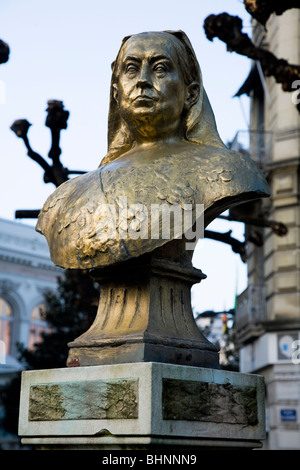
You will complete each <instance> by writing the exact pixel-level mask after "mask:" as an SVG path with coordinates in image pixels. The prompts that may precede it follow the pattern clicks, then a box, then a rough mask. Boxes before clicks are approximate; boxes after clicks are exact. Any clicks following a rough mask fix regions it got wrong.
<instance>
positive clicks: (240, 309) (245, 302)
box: [235, 284, 266, 330]
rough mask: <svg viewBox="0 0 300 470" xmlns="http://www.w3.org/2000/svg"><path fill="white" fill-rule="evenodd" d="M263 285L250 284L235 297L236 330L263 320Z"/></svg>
mask: <svg viewBox="0 0 300 470" xmlns="http://www.w3.org/2000/svg"><path fill="white" fill-rule="evenodd" d="M265 298H266V297H265V285H261V284H250V285H249V286H248V288H247V289H246V290H244V292H242V293H241V294H240V295H239V296H238V298H237V305H236V310H235V326H236V328H237V330H241V329H242V328H244V327H246V326H248V325H254V324H258V323H261V322H262V321H264V320H265V315H266V313H265Z"/></svg>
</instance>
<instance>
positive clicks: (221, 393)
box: [19, 362, 265, 453]
mask: <svg viewBox="0 0 300 470" xmlns="http://www.w3.org/2000/svg"><path fill="white" fill-rule="evenodd" d="M19 435H20V436H21V437H22V443H23V444H26V445H32V446H34V448H36V449H50V450H55V449H95V450H98V449H100V450H113V449H118V450H133V449H138V450H147V449H148V450H149V449H151V450H157V449H159V450H162V451H164V452H169V453H172V452H173V453H174V452H176V451H179V450H180V451H181V450H187V451H189V450H196V449H200V450H201V449H212V448H214V449H241V448H242V449H254V448H260V447H261V446H262V443H261V440H263V439H264V438H265V415H264V382H263V378H262V377H261V376H257V375H248V374H241V373H237V372H229V371H222V370H217V369H209V368H202V367H191V366H181V365H175V364H163V363H155V362H142V363H128V364H115V365H100V366H90V367H77V368H75V367H74V368H63V369H52V370H37V371H26V372H23V375H22V388H21V403H20V420H19Z"/></svg>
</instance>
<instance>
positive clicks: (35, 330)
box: [0, 219, 61, 384]
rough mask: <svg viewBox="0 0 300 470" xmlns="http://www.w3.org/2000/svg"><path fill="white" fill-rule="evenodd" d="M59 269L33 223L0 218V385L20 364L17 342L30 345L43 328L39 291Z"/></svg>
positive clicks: (50, 283)
mask: <svg viewBox="0 0 300 470" xmlns="http://www.w3.org/2000/svg"><path fill="white" fill-rule="evenodd" d="M60 272H61V270H60V269H59V268H57V267H55V266H54V264H53V263H52V261H51V260H50V256H49V250H48V245H47V242H46V240H45V239H44V237H42V236H41V235H40V234H38V233H37V232H36V231H35V229H34V227H33V226H30V225H25V224H21V223H19V222H13V221H10V220H5V219H0V384H1V383H3V382H5V381H6V380H7V379H9V378H10V377H11V376H12V374H13V373H14V372H15V371H17V370H19V369H20V367H21V365H20V364H19V362H18V355H19V353H18V344H19V343H21V344H22V345H23V346H25V347H26V348H32V347H33V345H34V343H36V342H38V341H39V339H40V335H41V332H42V331H44V330H45V329H47V324H46V322H45V321H44V319H43V308H44V307H43V304H44V295H43V294H44V292H45V291H46V290H49V289H53V290H55V289H56V287H57V277H58V276H59V274H60Z"/></svg>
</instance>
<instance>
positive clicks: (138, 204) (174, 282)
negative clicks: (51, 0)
mask: <svg viewBox="0 0 300 470" xmlns="http://www.w3.org/2000/svg"><path fill="white" fill-rule="evenodd" d="M108 119H109V122H108V153H107V155H106V156H105V157H104V158H103V160H102V161H101V163H100V166H99V167H98V169H96V170H94V171H91V172H89V173H87V174H85V175H82V176H78V177H77V178H74V179H71V180H69V181H67V182H65V183H63V184H62V185H61V186H59V187H58V188H57V189H56V190H55V191H54V193H53V194H52V195H51V196H50V197H49V198H48V200H47V201H46V203H45V205H44V207H43V209H42V211H41V213H40V215H39V220H38V223H37V230H38V231H39V232H41V233H42V234H44V235H45V236H46V238H47V241H48V244H49V247H50V253H51V258H52V260H53V262H54V263H55V264H57V265H59V266H61V267H63V268H69V269H89V270H91V274H92V275H93V277H94V278H95V279H96V280H97V281H98V282H99V284H100V300H99V306H98V312H97V316H96V319H95V321H94V323H93V325H92V326H91V327H90V328H89V330H88V331H87V332H85V333H84V334H83V335H81V336H80V337H79V338H77V339H75V340H74V341H73V342H72V343H70V344H69V346H70V351H69V357H68V361H67V364H68V366H79V365H82V366H86V365H88V366H89V365H100V364H113V363H120V362H123V363H124V362H143V361H146V362H149V361H151V362H167V363H173V364H181V365H193V366H201V367H213V368H217V367H218V349H217V348H216V346H214V345H213V344H211V343H210V342H209V341H208V340H206V338H204V336H203V335H202V333H201V332H200V330H199V328H198V327H197V325H196V323H195V320H194V317H193V312H192V308H191V301H190V300H191V299H190V289H191V286H192V285H193V284H194V283H195V282H200V281H201V280H202V279H204V278H205V277H206V276H205V275H204V274H203V273H202V271H201V270H199V269H196V268H194V267H193V266H192V262H191V253H192V251H193V250H190V248H188V247H187V243H186V241H187V239H190V233H192V235H193V233H194V232H195V231H194V227H195V226H197V223H198V221H199V219H200V218H201V217H202V219H201V220H203V212H204V224H205V225H207V224H208V223H209V222H210V221H211V220H213V219H214V218H215V217H217V216H218V215H219V214H220V213H221V212H223V211H224V210H226V209H228V208H229V207H231V206H234V205H236V204H240V203H243V202H246V201H251V200H255V199H257V198H260V197H264V196H268V194H269V190H268V185H267V183H266V181H265V179H264V177H263V175H262V173H261V172H260V170H259V168H258V167H257V166H256V164H255V163H254V162H253V161H252V160H251V159H250V158H248V157H246V156H243V155H240V154H238V153H235V152H232V151H230V150H228V149H227V148H226V146H225V145H224V144H223V142H222V141H221V139H220V137H219V135H218V132H217V128H216V124H215V120H214V116H213V112H212V109H211V107H210V104H209V101H208V98H207V96H206V93H205V90H204V87H203V81H202V76H201V72H200V67H199V65H198V62H197V59H196V57H195V53H194V51H193V48H192V46H191V44H190V42H189V40H188V38H187V37H186V35H185V34H184V33H183V32H182V31H177V32H172V31H164V32H148V33H141V34H137V35H134V36H130V37H126V38H125V39H124V40H123V43H122V46H121V48H120V51H119V53H118V56H117V58H116V60H115V62H114V63H113V66H112V81H111V92H110V110H109V118H108ZM199 206H200V207H201V208H203V212H202V213H201V211H200V212H198V211H197V208H198V207H199ZM162 207H164V208H166V209H174V208H176V209H178V208H179V210H182V211H183V212H184V213H185V214H186V213H187V215H188V216H189V217H181V218H180V217H179V218H176V217H175V213H173V217H171V216H170V218H169V219H168V220H169V221H170V231H169V232H168V231H167V233H166V235H165V234H164V233H163V228H164V227H163V222H164V221H163V220H162V218H160V217H156V216H155V217H154V214H156V215H157V212H156V213H155V211H154V212H153V208H158V212H159V211H160V210H161V209H162ZM183 221H184V223H183ZM204 224H203V225H204ZM195 234H196V235H197V230H196V232H195Z"/></svg>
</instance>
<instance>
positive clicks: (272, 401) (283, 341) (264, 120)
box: [235, 9, 300, 450]
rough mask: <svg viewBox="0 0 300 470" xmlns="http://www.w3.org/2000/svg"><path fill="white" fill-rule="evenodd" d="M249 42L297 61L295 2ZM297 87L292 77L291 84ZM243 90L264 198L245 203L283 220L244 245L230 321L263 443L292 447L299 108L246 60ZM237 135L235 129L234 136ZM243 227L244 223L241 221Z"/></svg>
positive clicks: (299, 34)
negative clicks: (262, 399) (244, 276)
mask: <svg viewBox="0 0 300 470" xmlns="http://www.w3.org/2000/svg"><path fill="white" fill-rule="evenodd" d="M253 41H254V42H255V44H256V45H257V46H261V47H263V48H265V49H268V50H270V51H271V52H273V53H274V54H275V56H276V57H277V58H283V59H286V60H288V61H289V63H291V64H300V9H291V10H287V11H286V12H285V13H284V14H283V15H280V16H276V15H272V16H271V17H270V19H269V20H268V22H267V25H266V30H265V29H264V28H263V27H262V26H260V25H259V24H257V23H255V22H254V24H253ZM297 87H298V89H299V93H298V95H299V97H298V99H299V101H300V83H298V84H297V83H295V91H296V88H297ZM242 93H247V94H248V95H249V96H250V102H251V112H250V129H249V130H247V131H246V134H247V132H248V142H249V153H250V156H251V157H252V158H254V159H255V160H256V161H257V163H258V164H259V165H260V166H261V168H262V169H263V171H264V173H265V175H266V177H267V179H268V181H269V184H270V188H271V197H270V198H269V199H268V200H265V201H263V202H261V203H260V204H259V205H256V206H255V207H252V210H253V213H252V214H251V215H253V214H254V215H255V216H256V217H263V218H265V219H268V220H272V221H278V222H281V223H283V224H284V225H285V226H286V227H287V230H288V231H287V234H285V235H283V236H279V235H278V234H276V233H275V232H274V230H272V228H264V229H257V228H256V230H259V231H260V235H261V237H262V239H263V244H262V246H260V247H258V246H255V245H251V244H249V249H248V255H249V259H248V288H247V289H246V291H244V292H243V293H242V294H241V295H240V296H239V298H238V302H237V310H236V321H235V327H236V330H237V335H238V340H239V344H240V369H241V372H246V373H258V374H261V375H263V376H264V377H265V384H266V413H267V431H268V433H267V440H266V442H265V444H264V449H267V450H268V449H270V450H281V449H283V450H292V449H297V450H299V449H300V353H299V351H300V113H299V111H298V110H297V108H296V99H295V98H296V93H290V92H284V91H283V90H282V88H281V85H280V84H277V83H276V81H275V79H274V78H273V77H268V78H264V77H263V76H262V73H261V69H260V64H259V63H253V64H252V69H251V72H250V74H249V77H248V79H247V80H246V82H245V83H244V85H243V87H242V88H241V90H240V93H238V94H242ZM238 140H239V136H238V135H237V139H236V142H238ZM246 230H249V228H247V229H246Z"/></svg>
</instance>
